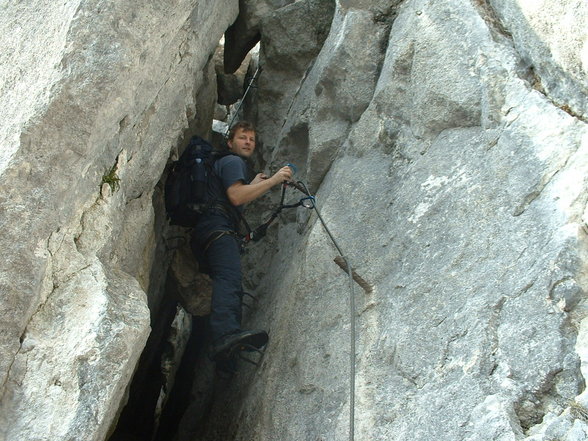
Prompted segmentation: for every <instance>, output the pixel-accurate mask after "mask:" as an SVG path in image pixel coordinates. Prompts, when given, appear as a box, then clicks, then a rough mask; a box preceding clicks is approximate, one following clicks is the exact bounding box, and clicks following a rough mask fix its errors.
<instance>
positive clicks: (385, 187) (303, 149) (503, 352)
mask: <svg viewBox="0 0 588 441" xmlns="http://www.w3.org/2000/svg"><path fill="white" fill-rule="evenodd" d="M313 4H314V3H313V2H310V1H309V2H304V1H300V2H295V3H293V4H290V5H285V6H283V7H282V8H278V9H276V10H274V11H272V12H271V13H268V14H267V15H266V16H265V17H264V18H262V19H261V20H260V21H261V23H262V25H261V50H260V53H261V61H260V62H261V63H262V64H263V63H266V64H265V65H266V66H267V67H268V69H266V70H265V71H264V72H263V74H262V77H261V78H260V87H259V90H258V91H257V103H258V107H257V108H256V109H255V111H256V112H257V113H256V115H257V122H258V125H259V127H260V131H261V133H262V136H261V141H262V142H264V143H265V145H266V146H267V148H266V149H264V153H263V155H264V157H265V158H266V159H267V161H268V162H269V164H270V165H269V167H268V168H269V169H272V167H273V168H276V167H277V166H278V165H280V164H283V163H285V162H293V163H295V164H296V165H297V166H298V178H300V179H303V180H304V181H305V182H307V183H308V184H309V185H310V188H311V189H312V191H313V192H315V191H316V194H317V206H318V208H319V210H320V213H321V214H322V217H323V218H324V220H325V222H326V224H327V226H328V228H329V229H330V231H331V232H332V234H333V235H334V236H335V238H336V239H337V241H338V243H339V245H340V246H341V248H342V249H343V251H344V253H346V255H347V257H348V258H349V260H350V261H351V263H352V265H353V266H354V267H355V269H356V271H357V272H358V273H359V274H360V275H361V276H362V277H363V278H364V279H366V280H367V281H368V282H369V283H371V284H372V285H373V286H374V287H375V289H374V291H373V292H371V293H366V292H364V290H363V289H362V288H361V287H359V286H358V285H356V286H355V289H354V291H355V293H354V295H355V300H356V303H357V309H356V314H355V316H354V318H355V320H356V323H357V335H356V342H357V351H356V352H357V353H356V355H357V357H356V366H355V367H356V389H355V394H356V395H355V402H354V411H355V418H356V420H355V435H356V439H366V440H367V439H369V440H391V439H394V440H411V441H414V440H422V441H429V440H432V439H435V440H447V441H454V440H468V441H474V440H515V439H527V440H533V441H536V440H537V441H538V440H543V441H547V440H551V439H569V440H581V439H585V437H586V435H585V433H587V432H588V427H587V426H586V423H585V415H586V410H585V409H586V408H587V407H586V406H587V405H588V403H587V402H586V397H585V395H584V394H583V391H584V389H585V380H584V375H583V371H584V370H585V368H586V367H585V366H586V364H585V363H586V362H587V359H586V328H587V325H586V322H585V320H584V318H585V316H586V312H587V309H586V289H587V287H588V285H587V282H588V280H587V278H586V264H587V263H586V262H587V260H586V259H587V256H588V254H587V238H586V232H587V231H588V230H587V228H588V227H587V224H586V221H587V216H588V211H587V209H586V204H587V200H588V196H587V195H588V193H587V191H586V185H587V183H588V181H587V179H586V176H588V129H587V125H586V122H587V118H586V107H585V106H586V103H587V102H588V95H587V93H586V90H587V86H588V80H587V78H588V76H587V75H586V74H587V67H586V66H587V59H586V45H587V44H588V37H587V34H586V29H588V26H587V25H588V5H587V4H586V3H585V2H582V1H563V2H562V1H542V2H526V1H522V0H520V1H516V0H510V1H461V0H442V1H425V0H421V1H419V0H416V1H380V2H365V1H364V2H360V1H342V0H341V1H338V2H336V5H335V6H336V8H335V10H334V13H333V15H332V21H331V23H330V27H329V29H328V34H327V35H326V37H325V39H324V40H323V41H321V42H320V47H318V48H315V49H313V50H312V51H307V52H306V53H307V54H309V58H308V61H305V62H304V63H302V58H301V57H297V54H299V53H300V50H301V48H300V45H297V44H296V42H297V41H300V42H301V44H305V43H306V42H307V41H309V39H310V38H311V36H312V35H315V34H314V33H313V32H314V29H315V26H316V24H317V23H318V21H319V20H318V19H317V18H316V17H315V16H312V15H309V17H312V18H309V22H308V23H307V24H306V26H303V25H298V24H297V23H298V22H297V21H296V20H294V19H293V18H292V17H294V16H295V12H294V9H295V8H299V9H303V8H304V7H308V8H309V10H312V9H311V5H313ZM287 24H292V25H293V26H296V29H297V32H294V33H292V35H290V34H288V32H287V29H288V27H287ZM304 30H307V31H308V33H305V32H304ZM289 54H291V55H289ZM315 54H316V55H315ZM264 57H266V58H265V59H264ZM278 58H279V61H277V59H278ZM268 71H271V73H272V75H270V74H268ZM273 73H275V75H273ZM290 74H291V75H290ZM295 196H296V195H295V194H294V193H292V196H291V197H292V198H294V197H295ZM303 210H304V209H299V212H298V213H297V216H294V215H293V214H289V215H288V214H284V215H282V217H281V225H280V227H279V228H277V229H274V230H273V231H272V235H271V236H270V237H269V238H268V241H267V242H266V244H265V245H262V244H258V245H255V246H253V247H251V248H250V250H249V254H248V257H247V262H248V266H249V269H248V277H249V278H248V283H249V284H250V285H251V286H254V287H256V290H255V293H256V294H257V295H258V296H259V298H260V303H259V305H258V307H257V310H256V313H255V314H253V315H252V316H251V319H250V322H249V325H250V326H251V327H266V328H267V329H269V330H270V334H271V340H270V344H269V347H268V350H267V352H266V354H265V356H264V358H263V361H262V364H261V366H260V367H259V368H257V370H252V369H251V368H249V367H248V366H247V365H244V366H243V367H242V371H240V375H239V377H238V379H236V380H234V381H233V383H231V385H230V386H228V387H227V389H226V390H223V391H221V392H219V393H218V395H217V398H216V402H215V405H214V412H213V422H214V421H215V420H216V422H218V424H216V425H215V424H211V428H210V429H208V431H205V432H206V433H205V434H204V435H202V437H201V438H198V439H205V440H212V439H217V438H215V436H216V437H218V436H219V434H222V435H223V436H225V437H227V438H228V439H267V440H300V439H305V440H311V439H312V440H317V439H322V440H331V439H347V438H348V431H349V413H350V393H349V381H350V379H349V370H350V369H349V364H350V360H349V346H350V344H349V340H350V318H349V316H350V313H349V302H348V298H349V285H348V282H347V277H346V275H345V273H343V272H342V271H341V269H340V268H339V267H338V266H337V265H335V264H334V263H333V258H334V257H335V256H337V254H338V252H337V250H336V249H335V247H334V246H333V244H332V243H331V242H330V239H329V238H328V236H327V235H326V233H325V230H324V229H323V227H322V226H321V224H320V222H319V221H318V220H317V217H316V215H313V214H310V215H309V212H304V211H303ZM270 253H275V254H273V257H272V258H271V259H268V255H270ZM239 389H242V390H245V391H246V392H241V395H239V396H240V397H243V398H244V399H243V400H234V399H233V398H234V396H235V394H236V393H237V391H238V390H239ZM227 421H228V423H227ZM231 437H235V438H231Z"/></svg>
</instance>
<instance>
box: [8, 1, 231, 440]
mask: <svg viewBox="0 0 588 441" xmlns="http://www.w3.org/2000/svg"><path fill="white" fill-rule="evenodd" d="M237 8H238V2H237V1H233V0H227V1H197V0H180V1H164V2H130V3H118V2H103V1H89V2H80V1H73V0H72V1H66V2H60V3H59V4H57V3H55V2H50V1H34V2H26V4H25V3H22V2H16V3H15V2H2V4H1V5H0V10H1V13H0V34H1V37H0V39H1V40H2V47H3V50H2V52H1V54H0V109H1V110H0V121H1V124H0V144H1V145H2V149H1V153H0V225H1V227H2V228H0V242H1V243H2V255H3V258H2V262H1V263H0V292H1V296H0V302H1V305H2V306H1V310H2V314H1V317H0V385H1V390H0V395H1V398H0V415H1V416H2V418H1V421H0V427H1V431H0V438H1V439H7V440H16V439H38V440H42V439H47V440H57V439H81V438H82V437H83V438H84V439H95V440H100V439H104V437H105V436H106V434H107V431H108V430H109V428H110V425H111V424H112V422H113V420H114V419H115V417H116V414H117V412H118V410H119V407H120V403H121V401H122V400H123V398H124V393H125V390H126V388H127V386H128V382H129V379H130V377H131V375H132V373H133V371H134V369H135V367H136V362H137V359H138V357H139V355H140V353H141V351H142V349H143V345H144V343H145V340H146V338H147V335H148V333H149V311H148V309H147V305H149V307H150V308H151V310H152V311H156V310H157V305H158V304H159V302H160V299H161V295H162V286H163V285H164V282H165V278H166V270H167V263H166V260H165V259H166V258H167V256H168V254H169V253H168V250H167V248H166V245H167V244H166V243H165V241H164V240H163V239H162V221H163V213H162V208H161V202H160V195H159V191H160V190H159V189H158V188H157V187H156V184H157V183H158V181H159V179H160V177H161V175H162V172H163V170H164V168H165V164H166V162H167V159H168V157H169V155H170V150H171V149H172V147H175V146H176V145H177V143H178V138H179V137H180V136H182V134H183V131H184V130H185V129H187V128H188V127H189V126H190V128H191V129H193V130H198V131H199V132H200V133H206V131H207V130H208V129H209V128H210V121H211V118H212V112H213V108H214V102H215V101H216V85H215V80H214V66H213V65H212V63H209V56H210V54H212V53H213V51H214V49H215V48H216V46H217V44H218V41H219V39H220V37H221V36H222V33H223V32H224V30H225V29H226V28H227V27H228V26H229V25H230V24H231V22H232V21H233V20H234V19H235V18H236V15H237ZM196 103H200V105H202V107H200V106H199V105H197V104H196ZM106 182H109V183H110V185H108V184H106ZM154 202H155V204H154ZM82 434H83V435H82Z"/></svg>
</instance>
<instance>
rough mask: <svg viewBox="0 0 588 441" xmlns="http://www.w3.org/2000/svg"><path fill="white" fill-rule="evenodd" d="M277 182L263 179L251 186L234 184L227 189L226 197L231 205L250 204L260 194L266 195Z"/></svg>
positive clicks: (239, 183) (240, 183)
mask: <svg viewBox="0 0 588 441" xmlns="http://www.w3.org/2000/svg"><path fill="white" fill-rule="evenodd" d="M277 184H278V182H275V180H272V179H271V178H270V179H264V180H262V181H260V182H256V183H252V184H243V183H242V182H238V183H235V184H233V185H231V186H230V187H229V188H228V189H227V196H228V198H229V201H231V204H233V205H235V206H237V205H243V204H246V203H248V202H251V201H253V200H255V199H257V198H258V197H260V196H261V195H262V194H265V193H267V192H268V191H269V190H270V189H271V188H272V187H273V186H274V185H277Z"/></svg>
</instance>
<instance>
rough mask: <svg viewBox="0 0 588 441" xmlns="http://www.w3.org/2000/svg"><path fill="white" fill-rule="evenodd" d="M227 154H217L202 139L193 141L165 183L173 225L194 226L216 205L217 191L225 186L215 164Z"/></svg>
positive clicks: (191, 140)
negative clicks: (215, 196) (201, 216)
mask: <svg viewBox="0 0 588 441" xmlns="http://www.w3.org/2000/svg"><path fill="white" fill-rule="evenodd" d="M226 154H227V153H220V152H214V151H213V147H212V145H211V144H210V143H209V142H208V141H206V140H205V139H202V138H201V137H199V136H193V137H192V138H191V139H190V143H189V144H188V146H187V147H186V149H185V150H184V152H183V153H182V155H181V156H180V158H179V159H178V160H177V161H175V162H174V163H173V164H172V166H171V170H170V173H169V175H168V177H167V180H166V181H165V194H164V197H165V211H166V212H167V215H168V217H169V219H170V224H171V225H179V226H182V227H193V226H194V225H195V224H196V223H197V222H198V218H199V216H200V215H201V214H202V213H203V212H205V211H206V210H207V209H210V208H211V207H212V206H213V205H214V204H215V198H214V196H213V195H214V192H215V191H219V190H218V189H219V188H221V187H222V184H221V183H220V179H219V178H218V177H217V176H216V174H215V173H214V170H213V164H214V161H215V160H216V159H217V158H219V157H222V156H225V155H226Z"/></svg>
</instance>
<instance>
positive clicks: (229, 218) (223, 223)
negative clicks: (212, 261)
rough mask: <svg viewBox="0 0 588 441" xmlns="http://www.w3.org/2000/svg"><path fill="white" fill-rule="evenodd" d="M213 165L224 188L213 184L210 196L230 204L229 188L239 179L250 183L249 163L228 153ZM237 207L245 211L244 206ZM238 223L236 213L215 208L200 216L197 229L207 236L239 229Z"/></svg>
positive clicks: (203, 235) (200, 233)
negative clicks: (248, 177) (216, 232)
mask: <svg viewBox="0 0 588 441" xmlns="http://www.w3.org/2000/svg"><path fill="white" fill-rule="evenodd" d="M213 167H214V172H215V173H216V175H217V176H218V177H219V178H220V182H221V184H222V188H218V185H212V186H211V187H212V188H210V189H209V197H211V198H212V199H214V200H217V201H220V202H221V203H222V205H225V206H229V205H231V202H230V201H229V198H228V196H227V189H228V188H229V187H230V186H231V185H233V184H234V183H236V182H238V181H242V182H243V183H244V184H248V183H249V180H248V179H247V175H248V173H247V163H246V162H245V160H244V159H243V158H241V157H239V156H237V155H227V156H223V157H222V158H219V159H218V160H216V161H215V163H214V166H213ZM211 193H212V194H211ZM227 204H228V205H227ZM236 208H237V210H239V211H240V212H242V211H243V206H237V207H236ZM238 223H239V220H238V218H237V215H236V214H233V213H231V214H229V212H228V210H226V209H224V210H223V209H213V210H211V211H210V212H209V213H205V214H203V215H202V216H200V219H199V220H198V223H197V225H196V226H195V230H196V231H198V235H199V236H200V237H202V238H205V237H207V236H208V235H209V234H210V233H212V232H214V231H237V230H238V226H239V225H238Z"/></svg>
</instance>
